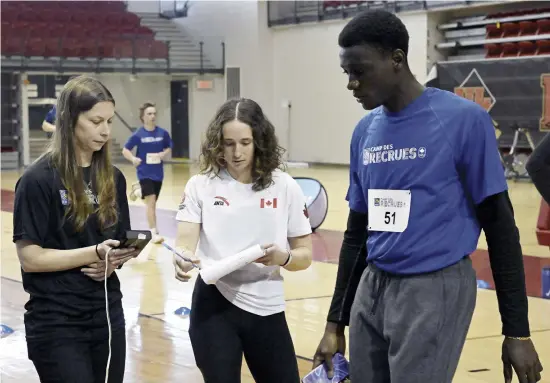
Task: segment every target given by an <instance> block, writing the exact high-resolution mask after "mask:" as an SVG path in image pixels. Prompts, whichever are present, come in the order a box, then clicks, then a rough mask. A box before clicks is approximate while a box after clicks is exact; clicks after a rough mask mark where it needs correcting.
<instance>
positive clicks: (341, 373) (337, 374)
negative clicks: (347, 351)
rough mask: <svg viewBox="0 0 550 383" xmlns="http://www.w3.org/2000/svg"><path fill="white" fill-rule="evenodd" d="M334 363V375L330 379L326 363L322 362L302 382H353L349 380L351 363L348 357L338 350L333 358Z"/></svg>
mask: <svg viewBox="0 0 550 383" xmlns="http://www.w3.org/2000/svg"><path fill="white" fill-rule="evenodd" d="M332 364H333V365H334V376H333V377H332V379H330V378H329V377H328V375H327V370H326V366H325V364H324V363H323V364H321V365H320V366H318V367H317V368H316V369H315V370H313V371H311V372H310V373H309V374H307V375H306V376H305V377H304V379H302V383H343V382H351V381H350V380H349V363H348V361H347V360H346V358H345V357H344V356H343V355H342V354H340V353H339V352H337V353H336V354H334V357H333V358H332Z"/></svg>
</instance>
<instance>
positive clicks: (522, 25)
mask: <svg viewBox="0 0 550 383" xmlns="http://www.w3.org/2000/svg"><path fill="white" fill-rule="evenodd" d="M537 29H538V27H537V23H535V22H533V21H520V22H519V35H520V36H531V35H536V34H537Z"/></svg>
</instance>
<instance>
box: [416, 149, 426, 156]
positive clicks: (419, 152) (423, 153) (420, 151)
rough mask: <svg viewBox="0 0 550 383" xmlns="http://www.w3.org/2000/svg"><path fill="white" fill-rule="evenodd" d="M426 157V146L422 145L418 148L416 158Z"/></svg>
mask: <svg viewBox="0 0 550 383" xmlns="http://www.w3.org/2000/svg"><path fill="white" fill-rule="evenodd" d="M424 157H426V148H424V147H422V148H419V149H418V158H424Z"/></svg>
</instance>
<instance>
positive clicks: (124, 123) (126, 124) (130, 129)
mask: <svg viewBox="0 0 550 383" xmlns="http://www.w3.org/2000/svg"><path fill="white" fill-rule="evenodd" d="M115 115H116V116H117V117H118V119H119V120H120V121H121V122H122V124H123V125H124V126H125V127H126V128H128V130H129V131H130V132H132V133H133V132H134V129H133V128H132V126H130V124H128V123H127V122H126V120H125V119H124V118H122V116H121V115H120V113H118V112H117V111H116V110H115Z"/></svg>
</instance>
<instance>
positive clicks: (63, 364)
mask: <svg viewBox="0 0 550 383" xmlns="http://www.w3.org/2000/svg"><path fill="white" fill-rule="evenodd" d="M94 338H95V337H91V338H90V339H84V338H83V339H80V340H79V339H75V338H57V339H48V340H41V341H27V349H28V353H29V359H30V360H32V362H33V363H34V366H35V368H36V372H37V373H38V376H39V377H40V382H41V383H104V382H105V370H106V368H107V357H108V355H109V338H108V337H97V338H95V339H94ZM98 338H99V339H98ZM125 360H126V333H125V331H124V328H122V329H120V330H116V331H115V330H113V337H112V341H111V362H110V366H109V383H122V381H123V379H124V368H125Z"/></svg>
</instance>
